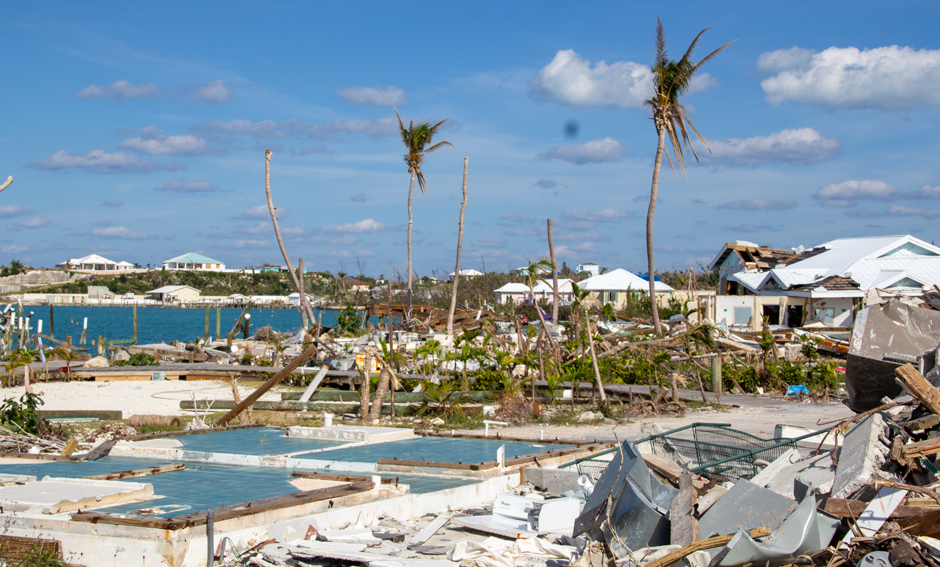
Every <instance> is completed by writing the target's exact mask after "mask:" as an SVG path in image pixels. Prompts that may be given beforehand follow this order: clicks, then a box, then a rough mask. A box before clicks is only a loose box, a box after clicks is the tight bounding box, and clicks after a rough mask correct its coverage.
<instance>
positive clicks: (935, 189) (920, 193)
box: [907, 185, 940, 199]
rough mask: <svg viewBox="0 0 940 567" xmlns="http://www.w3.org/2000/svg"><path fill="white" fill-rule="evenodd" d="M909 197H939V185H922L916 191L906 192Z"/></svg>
mask: <svg viewBox="0 0 940 567" xmlns="http://www.w3.org/2000/svg"><path fill="white" fill-rule="evenodd" d="M907 196H908V198H910V199H940V185H934V186H930V185H924V186H923V187H921V188H920V189H918V190H917V191H914V192H912V193H908V194H907Z"/></svg>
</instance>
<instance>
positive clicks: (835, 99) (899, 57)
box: [758, 45, 940, 110]
mask: <svg viewBox="0 0 940 567" xmlns="http://www.w3.org/2000/svg"><path fill="white" fill-rule="evenodd" d="M808 51H809V50H805V49H799V48H791V49H784V50H778V51H771V52H768V53H764V54H762V55H761V56H760V57H759V58H758V69H759V70H762V71H769V72H776V73H777V74H776V75H774V76H772V77H768V78H767V79H764V80H763V81H761V87H762V88H763V89H764V94H765V95H766V98H767V101H768V102H770V103H771V104H774V105H780V104H782V103H784V102H788V101H793V102H797V103H800V104H808V105H816V106H823V107H826V108H830V109H834V108H875V109H880V110H904V109H908V108H912V107H914V106H917V105H921V104H940V50H930V49H921V50H915V49H912V48H910V47H899V46H897V45H892V46H888V47H878V48H875V49H865V50H859V49H857V48H855V47H830V48H829V49H826V50H825V51H822V52H820V53H812V55H811V56H810V55H809V53H808Z"/></svg>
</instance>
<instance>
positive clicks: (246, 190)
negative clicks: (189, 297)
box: [0, 2, 940, 276]
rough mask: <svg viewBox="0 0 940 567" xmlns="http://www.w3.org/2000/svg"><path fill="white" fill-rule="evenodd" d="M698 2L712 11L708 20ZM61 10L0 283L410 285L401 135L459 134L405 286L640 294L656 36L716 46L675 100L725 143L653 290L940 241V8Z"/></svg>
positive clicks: (47, 49) (670, 195) (30, 65)
mask: <svg viewBox="0 0 940 567" xmlns="http://www.w3.org/2000/svg"><path fill="white" fill-rule="evenodd" d="M698 4H700V3H698ZM698 4H696V3H671V2H659V3H643V2H585V3H578V4H575V3H569V2H537V3H536V2H532V3H508V2H474V3H463V4H459V5H458V4H456V3H449V2H433V3H432V2H407V3H404V2H371V3H370V2H359V3H311V2H217V3H216V2H187V3H180V2H159V3H157V2H148V3H127V2H113V3H106V2H90V3H77V2H43V3H35V2H34V3H25V2H24V3H7V4H5V5H4V8H3V20H4V22H5V24H6V25H5V26H4V33H3V34H2V37H0V46H2V47H0V49H2V53H3V54H4V65H3V68H2V69H3V71H2V73H3V79H4V80H3V85H4V86H3V89H2V92H0V101H2V106H3V109H4V111H3V113H2V115H0V116H2V118H0V152H2V154H0V155H2V159H0V169H2V171H0V177H3V178H5V177H6V176H7V175H13V176H14V178H15V181H14V183H13V184H12V185H11V186H10V187H9V188H7V189H6V190H5V191H3V193H0V222H3V224H4V227H5V230H4V231H3V233H2V234H0V262H3V263H8V262H9V260H11V259H21V260H23V261H25V262H26V263H28V264H30V265H34V266H52V265H54V264H56V263H58V262H61V261H63V260H65V259H67V258H74V257H80V256H84V255H86V254H89V253H92V252H95V253H98V254H102V255H104V256H106V257H108V258H111V259H112V260H116V261H121V260H127V261H130V262H137V263H140V264H142V265H147V264H153V265H157V264H159V263H160V262H162V261H163V260H165V259H168V258H171V257H173V256H177V255H179V254H182V253H185V252H190V251H196V252H200V253H203V254H206V255H208V256H211V257H213V258H217V259H219V260H222V261H224V262H225V263H226V264H228V266H229V267H233V268H241V267H245V266H253V265H258V264H261V263H264V262H271V263H282V260H281V256H280V253H279V251H278V249H277V245H276V241H275V239H274V235H273V230H272V229H271V226H270V225H271V222H270V217H269V216H268V214H267V208H266V206H265V196H264V150H265V149H266V148H270V149H271V150H272V151H273V152H274V156H273V158H272V191H273V195H274V202H275V205H276V206H277V207H278V209H279V211H280V213H279V216H280V217H281V220H280V223H281V227H282V230H283V231H284V233H285V237H286V246H287V249H288V252H289V253H290V254H291V256H292V257H293V258H294V261H295V262H296V258H297V257H298V256H300V257H303V258H304V262H305V265H306V266H307V267H312V268H314V269H326V270H331V271H334V272H335V271H337V270H340V269H343V270H344V271H346V272H348V273H356V272H358V269H359V268H358V267H359V265H363V266H364V270H365V273H366V274H367V275H372V276H378V275H379V274H384V275H386V276H388V275H391V274H393V273H394V271H395V270H398V271H399V272H400V273H403V272H404V266H405V259H406V247H405V228H406V225H407V209H406V197H407V190H408V181H409V178H408V174H407V171H406V167H405V165H404V163H403V162H402V159H401V158H402V154H403V147H402V144H401V142H400V139H399V137H398V134H397V121H396V119H395V115H394V111H393V106H397V108H398V110H399V112H400V113H401V115H402V117H403V118H404V119H405V121H406V122H407V121H410V120H415V121H416V122H421V121H438V120H442V119H445V118H448V119H449V121H448V122H447V123H446V124H445V126H444V127H443V128H442V130H441V132H440V135H439V138H438V140H444V139H446V140H448V141H450V142H451V143H452V144H453V145H454V149H450V148H443V149H442V150H440V151H439V152H436V153H434V154H430V155H429V156H428V157H427V159H426V161H425V166H424V171H425V173H426V175H427V178H428V198H427V201H426V202H425V200H424V199H423V198H421V197H420V193H417V195H416V198H415V203H414V217H415V225H414V227H415V228H414V229H415V233H414V238H415V247H414V260H415V269H416V270H417V271H418V273H419V274H422V275H425V274H428V275H430V274H432V273H433V272H434V271H435V270H437V271H439V272H449V271H451V270H453V263H454V250H455V247H456V240H457V231H456V226H457V217H458V214H459V209H460V196H461V193H460V184H461V177H462V166H463V158H464V156H467V157H469V164H470V165H469V182H468V193H469V204H468V207H467V212H466V230H465V235H464V247H463V250H464V258H463V265H464V267H470V268H477V269H479V268H481V267H483V266H482V264H483V262H485V267H486V269H487V270H494V269H500V270H503V269H506V268H507V267H515V266H519V265H522V264H525V263H526V262H527V261H528V260H530V259H537V258H540V257H542V256H544V255H547V250H548V246H547V241H546V237H545V219H547V218H552V219H553V223H554V227H555V229H554V235H555V246H556V249H557V252H558V257H559V261H562V260H563V261H567V262H568V264H569V265H573V264H576V263H578V262H580V261H593V262H596V263H598V264H600V265H602V266H607V267H609V268H615V267H623V268H626V269H630V270H632V271H637V272H641V271H644V270H645V268H644V266H645V261H646V260H645V241H644V237H643V230H644V223H645V214H646V208H647V204H648V195H649V188H650V179H651V174H652V162H653V154H654V151H655V144H656V133H655V130H654V128H653V125H652V122H651V121H650V120H649V112H648V111H647V110H646V109H645V108H643V106H642V101H643V100H644V99H645V98H648V97H649V94H650V93H649V89H650V88H651V87H650V85H651V83H650V78H649V74H648V66H649V63H650V62H651V60H652V57H653V39H654V31H655V24H656V16H657V13H658V14H659V15H660V16H661V17H662V19H663V23H664V25H665V29H666V37H667V40H668V42H669V47H670V53H671V54H672V55H673V56H675V57H679V56H681V54H682V53H683V52H684V50H685V48H686V47H687V46H688V44H689V43H690V42H691V40H692V39H693V38H694V37H695V34H696V33H698V31H699V30H701V29H702V28H705V27H711V28H712V29H711V30H710V31H708V32H707V33H706V34H705V35H704V36H703V39H702V42H701V43H700V49H699V51H697V54H698V55H699V56H703V55H705V54H707V53H708V52H709V51H711V50H712V49H715V48H717V47H718V46H720V45H722V44H724V43H726V42H728V41H731V40H737V41H736V42H735V43H734V44H733V45H731V46H730V47H729V48H728V49H727V50H726V51H725V52H723V53H722V54H720V55H719V56H718V57H717V58H716V59H715V60H713V61H711V62H709V63H708V64H707V65H706V66H704V67H703V70H702V75H701V76H700V77H699V80H698V81H697V82H696V83H695V84H694V88H693V92H691V93H689V94H688V95H687V96H686V98H685V104H686V107H687V109H688V111H689V113H690V117H691V118H692V120H693V121H694V123H695V125H696V127H697V128H698V129H699V131H700V132H701V133H702V135H703V136H704V137H705V138H706V139H707V140H708V142H709V146H710V147H711V150H712V153H711V154H709V152H708V151H707V150H704V149H703V148H702V147H701V146H699V148H698V150H699V154H700V156H701V157H702V163H701V164H700V165H696V164H694V160H691V157H690V162H691V164H690V167H689V170H688V177H687V178H683V177H682V175H681V173H680V174H679V177H678V179H676V178H675V177H673V175H672V173H671V172H670V171H669V170H668V168H667V167H666V166H664V170H663V175H662V181H661V185H660V197H661V199H660V202H659V205H658V207H657V211H656V221H655V244H656V252H657V256H656V258H657V262H656V264H657V267H659V268H663V269H667V268H685V267H688V266H694V265H697V264H699V263H700V262H704V261H707V260H708V259H710V258H711V257H712V256H714V254H715V253H716V252H717V251H718V249H719V248H720V247H721V246H722V245H723V244H724V243H725V242H731V241H734V240H736V239H742V240H750V241H755V242H758V243H760V244H767V245H772V246H777V247H783V248H789V247H795V246H799V245H803V246H811V245H814V244H819V243H821V242H824V241H826V240H829V239H832V238H836V237H845V236H869V235H884V234H907V233H910V234H915V235H917V236H919V237H920V238H923V239H925V240H927V241H931V240H933V239H934V237H933V234H934V231H933V230H932V229H931V226H933V224H934V223H935V222H936V220H937V219H938V218H940V164H938V160H937V159H936V156H937V155H938V153H940V152H938V150H940V141H938V136H937V135H936V132H937V126H938V122H940V113H938V106H940V45H938V44H940V39H938V36H937V34H936V31H935V29H934V28H935V24H936V22H938V21H940V6H938V5H937V4H936V3H935V2H896V3H884V2H825V3H819V2H812V3H810V2H791V3H777V2H773V3H771V2H740V3H731V2H725V3H721V4H719V5H715V4H710V5H704V4H703V5H698Z"/></svg>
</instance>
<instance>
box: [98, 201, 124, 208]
mask: <svg viewBox="0 0 940 567" xmlns="http://www.w3.org/2000/svg"><path fill="white" fill-rule="evenodd" d="M102 204H103V205H104V206H105V207H111V208H112V209H116V208H118V207H123V206H124V201H115V200H114V199H108V200H107V201H105V202H104V203H102Z"/></svg>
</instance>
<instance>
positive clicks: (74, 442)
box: [59, 437, 78, 457]
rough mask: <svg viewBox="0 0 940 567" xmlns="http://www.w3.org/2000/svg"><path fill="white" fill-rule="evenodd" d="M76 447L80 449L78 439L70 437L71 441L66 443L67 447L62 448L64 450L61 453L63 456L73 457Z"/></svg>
mask: <svg viewBox="0 0 940 567" xmlns="http://www.w3.org/2000/svg"><path fill="white" fill-rule="evenodd" d="M75 449H78V439H75V438H74V437H73V438H72V439H69V442H68V443H66V444H65V447H64V448H63V449H62V452H61V453H59V455H61V456H63V457H71V456H72V453H74V452H75Z"/></svg>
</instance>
